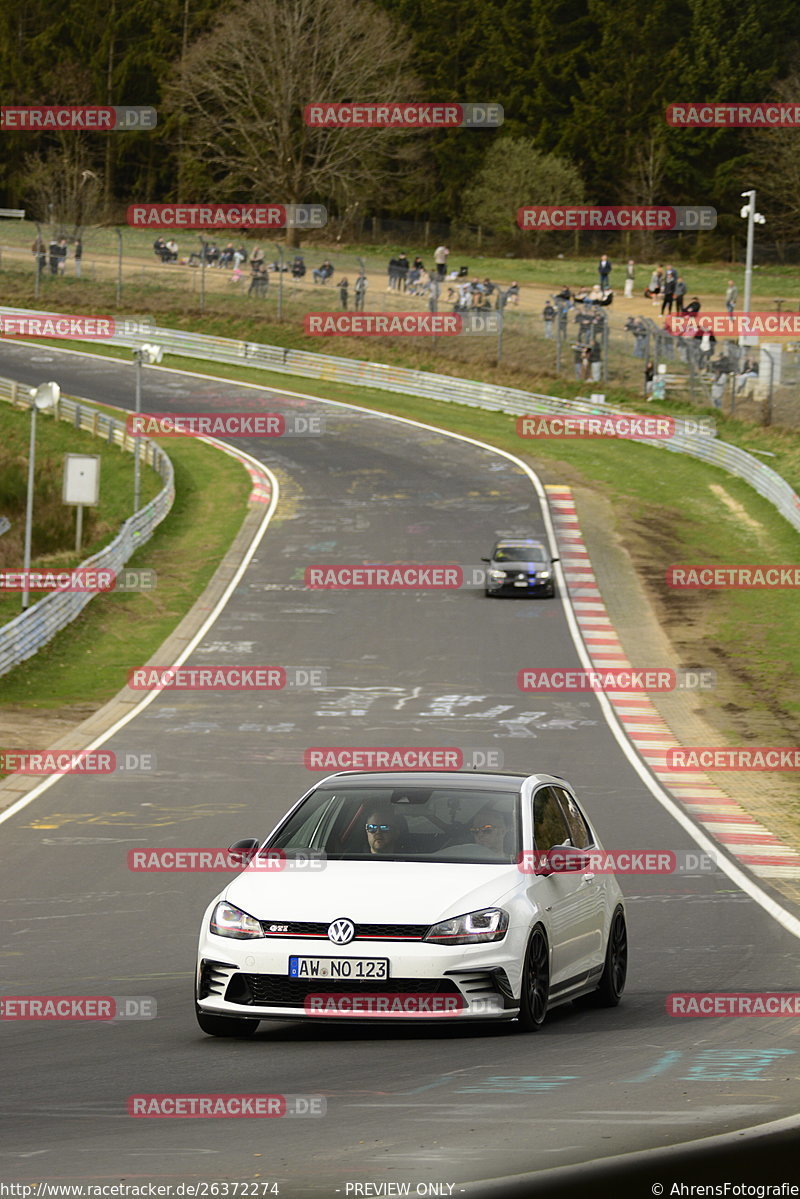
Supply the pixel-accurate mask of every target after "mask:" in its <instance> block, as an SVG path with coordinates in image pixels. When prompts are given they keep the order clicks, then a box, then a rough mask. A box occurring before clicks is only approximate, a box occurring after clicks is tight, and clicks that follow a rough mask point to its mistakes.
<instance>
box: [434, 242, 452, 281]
mask: <svg viewBox="0 0 800 1199" xmlns="http://www.w3.org/2000/svg"><path fill="white" fill-rule="evenodd" d="M449 254H450V251H449V250H448V248H447V246H437V247H436V249H435V250H434V251H433V261H434V262H435V263H436V273H437V275H438V276H439V278H440V279H444V276H445V271H446V270H447V259H448V256H449Z"/></svg>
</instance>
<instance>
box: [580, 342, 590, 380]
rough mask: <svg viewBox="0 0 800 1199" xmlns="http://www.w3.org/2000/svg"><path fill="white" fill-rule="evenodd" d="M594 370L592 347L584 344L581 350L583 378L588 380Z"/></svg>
mask: <svg viewBox="0 0 800 1199" xmlns="http://www.w3.org/2000/svg"><path fill="white" fill-rule="evenodd" d="M591 371H592V347H591V346H584V347H583V349H582V350H581V379H582V380H583V382H584V383H586V382H588V380H589V375H590V374H591Z"/></svg>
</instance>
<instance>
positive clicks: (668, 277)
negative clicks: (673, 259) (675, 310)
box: [661, 264, 678, 316]
mask: <svg viewBox="0 0 800 1199" xmlns="http://www.w3.org/2000/svg"><path fill="white" fill-rule="evenodd" d="M677 282H678V272H677V271H676V270H675V268H674V267H673V266H670V265H669V264H667V269H666V271H665V272H664V296H663V299H662V300H661V315H662V316H663V315H664V309H665V308H666V310H667V312H669V313H672V301H673V300H674V299H675V287H676V285H677Z"/></svg>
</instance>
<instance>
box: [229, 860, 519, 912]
mask: <svg viewBox="0 0 800 1199" xmlns="http://www.w3.org/2000/svg"><path fill="white" fill-rule="evenodd" d="M519 881H520V874H519V871H518V869H517V867H516V866H509V865H495V864H493V863H490V864H486V865H484V864H481V865H473V864H470V863H462V862H458V863H448V862H381V863H380V864H378V863H374V862H326V863H325V866H324V868H323V869H322V870H309V869H293V870H289V869H285V870H282V871H276V872H275V873H272V872H271V871H270V872H268V873H267V872H264V871H258V872H256V871H247V870H246V871H244V872H243V873H242V874H240V875H238V877H237V878H235V879H234V880H233V882H232V883H230V884H229V886H228V887H227V889H226V891H225V893H224V898H225V899H227V900H228V901H229V902H230V903H233V904H235V905H236V906H237V907H239V908H241V909H242V910H243V911H245V912H247V913H248V914H249V915H251V916H255V918H256V919H257V920H279V921H287V922H288V921H295V920H297V921H300V920H308V921H325V920H336V919H338V918H339V917H347V918H348V919H350V920H352V921H353V922H354V923H356V924H358V923H369V924H434V923H436V921H438V920H444V919H445V918H446V917H448V916H460V915H463V914H464V913H465V912H472V911H478V910H479V909H480V908H484V907H491V906H493V905H495V904H497V903H499V902H500V900H501V899H502V898H503V897H504V896H505V895H507V894H508V892H509V891H510V890H512V889H513V888H514V887H515V886H516V885H518V884H519Z"/></svg>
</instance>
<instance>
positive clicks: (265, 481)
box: [199, 437, 272, 504]
mask: <svg viewBox="0 0 800 1199" xmlns="http://www.w3.org/2000/svg"><path fill="white" fill-rule="evenodd" d="M199 440H200V441H206V442H208V443H209V445H213V446H216V447H217V449H218V450H223V451H224V452H225V453H226V454H227V455H228V457H229V458H235V459H236V461H237V462H241V464H242V466H243V467H244V469H245V470H246V471H247V473H248V475H249V476H250V482H251V483H252V484H253V487H252V490H251V492H250V495H249V496H248V497H247V502H248V504H269V502H270V501H271V499H272V484H271V483H270V481H269V475H268V474H267V472H266V470H264V469H262V468H261V467H260V466H256V465H255V464H254V462H253V459H252V458H250V457H249V455H247V454H241V453H239V451H238V450H237V449H236V448H235V446H232V445H229V444H228V442H227V441H218V440H217V438H216V437H201V438H199Z"/></svg>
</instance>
